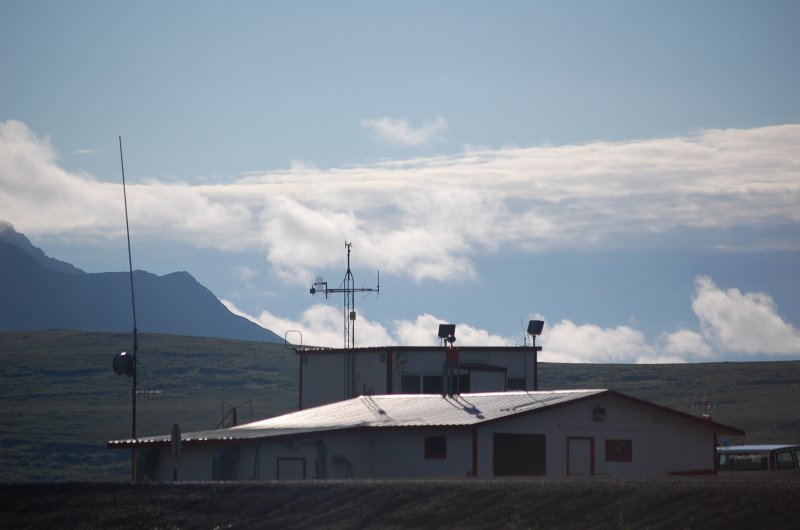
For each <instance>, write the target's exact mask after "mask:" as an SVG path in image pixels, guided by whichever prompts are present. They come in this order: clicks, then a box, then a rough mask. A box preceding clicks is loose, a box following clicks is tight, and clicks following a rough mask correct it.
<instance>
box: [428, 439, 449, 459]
mask: <svg viewBox="0 0 800 530" xmlns="http://www.w3.org/2000/svg"><path fill="white" fill-rule="evenodd" d="M445 458H447V436H426V437H425V460H442V459H445Z"/></svg>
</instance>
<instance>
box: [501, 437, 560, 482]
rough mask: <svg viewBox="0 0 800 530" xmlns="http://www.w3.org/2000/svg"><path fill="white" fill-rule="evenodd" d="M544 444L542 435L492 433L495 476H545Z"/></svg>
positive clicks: (545, 458) (544, 440)
mask: <svg viewBox="0 0 800 530" xmlns="http://www.w3.org/2000/svg"><path fill="white" fill-rule="evenodd" d="M545 442H546V438H545V435H544V434H509V433H494V436H493V437H492V444H493V448H492V456H493V460H494V474H495V476H497V477H503V476H506V477H508V476H533V475H546V474H547V451H546V443H545Z"/></svg>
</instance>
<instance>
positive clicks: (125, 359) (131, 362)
mask: <svg viewBox="0 0 800 530" xmlns="http://www.w3.org/2000/svg"><path fill="white" fill-rule="evenodd" d="M119 165H120V168H121V169H122V197H123V200H124V202H125V232H126V234H127V237H128V271H129V274H130V280H131V309H132V311H133V352H132V355H128V354H127V353H126V352H122V353H119V354H117V355H116V356H115V357H114V372H116V374H117V375H127V376H129V377H131V378H132V379H133V388H132V390H131V437H132V438H133V439H134V440H135V439H136V372H137V370H136V353H137V352H138V351H139V338H138V334H139V331H138V329H137V328H136V296H135V294H134V289H133V260H132V259H131V229H130V225H129V224H128V193H127V191H126V189H125V188H126V186H125V163H124V162H123V159H122V136H120V137H119Z"/></svg>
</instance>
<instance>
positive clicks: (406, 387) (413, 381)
mask: <svg viewBox="0 0 800 530" xmlns="http://www.w3.org/2000/svg"><path fill="white" fill-rule="evenodd" d="M421 390H422V386H421V383H420V377H419V376H418V375H405V374H404V375H401V376H400V393H401V394H419V393H420V391H421Z"/></svg>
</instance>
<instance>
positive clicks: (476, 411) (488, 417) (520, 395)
mask: <svg viewBox="0 0 800 530" xmlns="http://www.w3.org/2000/svg"><path fill="white" fill-rule="evenodd" d="M600 394H610V395H614V396H616V397H618V398H621V399H625V400H628V401H631V402H634V403H637V404H639V405H642V406H646V407H650V408H655V409H658V410H661V411H663V412H666V413H669V414H673V415H676V416H679V417H682V418H685V419H688V420H690V421H695V422H697V423H702V424H705V425H709V426H712V427H713V428H715V429H718V430H719V431H721V432H729V433H731V434H739V435H743V434H744V431H741V430H739V429H737V428H735V427H729V426H726V425H722V424H718V423H716V422H711V421H707V420H705V419H703V418H700V417H696V416H690V415H688V414H685V413H683V412H680V411H677V410H673V409H669V408H667V407H662V406H660V405H656V404H654V403H649V402H647V401H642V400H639V399H636V398H633V397H630V396H626V395H624V394H619V393H617V392H614V391H611V390H604V389H586V390H549V391H538V392H525V391H518V392H491V393H483V394H460V395H453V396H442V395H440V394H431V395H424V394H423V395H421V394H413V395H409V394H392V395H382V396H359V397H356V398H352V399H348V400H345V401H339V402H336V403H330V404H327V405H321V406H319V407H314V408H310V409H304V410H299V411H297V412H291V413H289V414H284V415H282V416H276V417H273V418H268V419H265V420H259V421H254V422H252V423H247V424H244V425H239V426H238V427H233V428H230V429H218V430H211V431H200V432H190V433H185V434H183V435H182V436H181V438H182V441H184V442H190V443H221V442H226V441H233V440H252V439H257V438H274V437H281V436H292V435H298V434H304V433H313V432H324V431H342V430H352V429H377V428H414V427H448V428H449V427H469V426H471V425H476V424H481V423H486V422H491V421H496V420H500V419H502V418H506V417H510V416H515V415H518V414H527V413H531V412H535V411H537V410H543V409H546V408H549V407H553V406H557V405H560V404H565V403H570V402H574V401H579V400H583V399H589V398H591V397H593V396H598V395H600ZM169 442H170V436H169V435H162V436H152V437H147V438H138V439H136V440H131V439H128V440H111V441H109V442H108V447H109V448H123V447H142V446H147V445H162V444H169Z"/></svg>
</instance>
